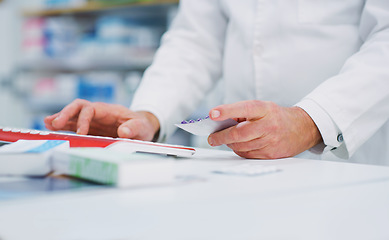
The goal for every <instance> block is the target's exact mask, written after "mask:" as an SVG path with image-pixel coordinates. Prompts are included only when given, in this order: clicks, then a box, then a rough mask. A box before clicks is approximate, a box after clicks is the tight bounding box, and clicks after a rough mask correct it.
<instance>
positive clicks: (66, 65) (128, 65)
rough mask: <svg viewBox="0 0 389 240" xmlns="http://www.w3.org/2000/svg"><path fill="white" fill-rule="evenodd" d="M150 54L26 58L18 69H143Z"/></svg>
mask: <svg viewBox="0 0 389 240" xmlns="http://www.w3.org/2000/svg"><path fill="white" fill-rule="evenodd" d="M153 56H154V55H152V54H150V55H147V56H142V57H136V58H135V57H133V58H132V57H126V58H123V57H108V58H104V59H103V58H101V59H98V58H95V59H75V58H67V59H51V58H42V59H28V60H22V61H21V62H19V64H18V70H19V71H42V72H86V71H99V70H100V71H131V70H145V69H146V68H147V67H148V66H149V65H150V64H151V62H152V59H153Z"/></svg>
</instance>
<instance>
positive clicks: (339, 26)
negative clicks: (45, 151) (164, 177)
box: [45, 0, 389, 165]
mask: <svg viewBox="0 0 389 240" xmlns="http://www.w3.org/2000/svg"><path fill="white" fill-rule="evenodd" d="M220 79H222V80H223V81H224V102H225V104H224V105H220V106H216V107H214V108H213V109H211V110H210V116H211V118H213V119H214V120H216V121H218V120H223V119H227V118H235V119H237V120H238V121H239V122H240V123H239V124H238V125H236V126H235V127H231V128H229V129H226V130H223V131H220V132H217V133H214V134H211V135H210V136H209V138H208V142H209V143H210V145H212V146H219V145H223V144H226V145H227V146H228V147H230V148H231V149H232V150H233V151H234V152H236V154H238V155H240V156H242V157H246V158H259V159H268V158H283V157H290V156H296V155H298V154H300V153H302V155H299V156H309V157H310V158H314V157H315V156H317V157H318V158H322V159H336V160H343V161H350V162H363V163H371V164H386V165H389V122H388V117H389V1H388V0H343V1H339V0H280V1H274V0H243V1H236V0H181V1H180V6H179V13H178V16H177V17H176V19H175V21H174V22H173V24H172V26H171V28H170V30H169V31H168V32H167V33H166V34H165V35H164V37H163V39H162V44H161V47H160V49H159V50H158V52H157V54H156V57H155V59H154V62H153V64H152V65H151V66H150V67H149V68H148V70H147V71H146V73H145V75H144V78H143V80H142V83H141V85H140V87H139V89H138V91H137V93H136V95H135V97H134V100H133V104H132V106H131V107H130V109H131V110H129V109H128V108H126V107H124V106H119V105H110V104H104V103H91V102H88V101H85V100H76V101H74V102H72V103H71V104H69V105H68V106H66V107H65V108H64V109H63V110H62V111H61V112H59V113H57V114H54V115H52V116H48V117H47V118H46V119H45V123H46V126H47V128H49V129H51V130H73V131H76V132H78V133H79V134H98V135H108V136H114V137H116V136H119V137H126V138H134V139H142V140H152V139H153V138H154V139H155V140H158V141H163V140H165V139H166V138H167V137H169V136H170V135H171V134H172V133H173V131H174V130H175V128H174V124H175V123H177V122H180V121H181V120H183V119H186V118H187V117H188V116H189V115H190V114H191V113H192V112H193V111H194V110H195V109H196V107H197V105H198V104H199V102H200V101H201V100H202V99H203V98H204V96H205V95H206V94H207V93H208V92H209V91H210V90H211V89H212V88H213V87H214V86H215V84H216V82H217V81H219V80H220ZM314 153H315V154H317V155H313V154H314Z"/></svg>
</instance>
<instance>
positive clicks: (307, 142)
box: [208, 100, 322, 159]
mask: <svg viewBox="0 0 389 240" xmlns="http://www.w3.org/2000/svg"><path fill="white" fill-rule="evenodd" d="M209 116H210V117H211V119H212V120H215V121H222V120H225V119H228V118H233V119H235V120H237V121H238V122H239V124H237V125H236V126H234V127H230V128H228V129H225V130H222V131H220V132H216V133H213V134H211V135H210V136H209V137H208V142H209V144H210V145H211V146H219V145H222V144H226V145H227V146H228V147H229V148H231V149H232V150H233V151H234V152H235V153H236V154H238V155H239V156H241V157H244V158H259V159H276V158H285V157H291V156H295V155H297V154H299V153H301V152H304V151H305V150H307V149H310V148H312V147H313V146H315V145H316V144H318V143H320V142H321V141H322V138H321V135H320V132H319V130H318V129H317V127H316V125H315V123H314V122H313V120H312V119H311V118H310V117H309V115H308V114H307V113H306V112H305V111H304V110H303V109H301V108H299V107H281V106H279V105H277V104H275V103H273V102H265V101H259V100H250V101H244V102H237V103H234V104H226V105H220V106H217V107H215V108H213V109H212V110H211V111H210V112H209Z"/></svg>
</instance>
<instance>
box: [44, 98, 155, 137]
mask: <svg viewBox="0 0 389 240" xmlns="http://www.w3.org/2000/svg"><path fill="white" fill-rule="evenodd" d="M44 122H45V125H46V128H47V129H49V130H53V131H57V130H67V131H74V132H77V134H91V135H99V136H109V137H121V138H132V139H139V140H145V141H150V140H152V139H153V137H154V135H155V133H156V132H157V131H158V130H159V122H158V119H157V118H156V117H155V116H154V115H153V114H151V113H149V112H133V111H131V110H129V109H128V108H126V107H124V106H121V105H115V104H107V103H101V102H97V103H92V102H89V101H86V100H82V99H76V100H74V101H73V102H72V103H70V104H69V105H67V106H66V107H64V108H63V109H62V111H60V112H59V113H56V114H54V115H51V116H48V117H46V118H45V120H44Z"/></svg>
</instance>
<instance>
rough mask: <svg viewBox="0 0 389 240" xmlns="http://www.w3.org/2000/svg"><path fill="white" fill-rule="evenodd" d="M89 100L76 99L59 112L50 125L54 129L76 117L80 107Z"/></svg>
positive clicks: (60, 127)
mask: <svg viewBox="0 0 389 240" xmlns="http://www.w3.org/2000/svg"><path fill="white" fill-rule="evenodd" d="M88 103H89V102H88V101H86V100H82V99H76V100H74V101H73V102H72V103H70V104H69V105H67V106H66V107H64V108H63V109H62V111H61V112H59V115H58V116H57V117H56V118H55V119H54V120H53V121H52V125H53V127H54V128H56V129H62V128H63V127H64V126H65V125H66V123H67V122H68V121H69V120H70V119H71V118H74V117H76V116H77V115H78V114H79V113H80V111H81V109H82V108H83V107H84V106H85V105H86V104H88Z"/></svg>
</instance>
